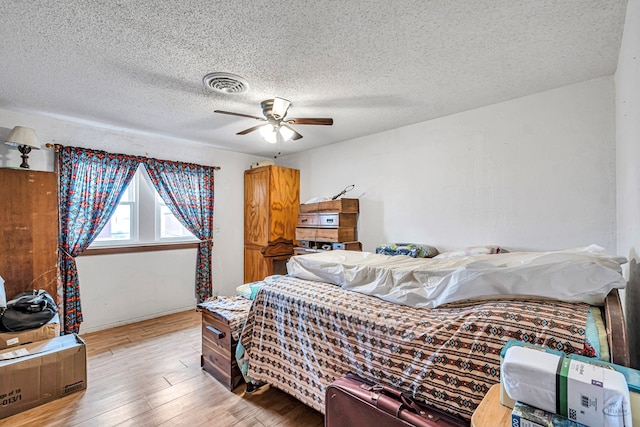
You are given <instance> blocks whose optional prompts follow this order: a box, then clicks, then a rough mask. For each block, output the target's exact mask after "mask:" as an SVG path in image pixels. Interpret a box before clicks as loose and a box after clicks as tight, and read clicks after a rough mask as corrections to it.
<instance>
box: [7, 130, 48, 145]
mask: <svg viewBox="0 0 640 427" xmlns="http://www.w3.org/2000/svg"><path fill="white" fill-rule="evenodd" d="M5 144H7V145H11V146H13V147H20V146H23V145H26V146H27V147H31V148H33V149H36V150H39V149H40V146H39V145H38V136H37V135H36V131H35V130H33V129H31V128H27V127H24V126H16V127H14V128H13V129H12V130H11V132H9V136H7V139H6V141H5Z"/></svg>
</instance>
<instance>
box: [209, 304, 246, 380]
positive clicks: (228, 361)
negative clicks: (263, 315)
mask: <svg viewBox="0 0 640 427" xmlns="http://www.w3.org/2000/svg"><path fill="white" fill-rule="evenodd" d="M237 345H238V342H237V341H236V340H234V339H233V337H232V336H231V330H230V328H229V323H228V322H227V320H226V319H225V318H223V317H222V316H220V315H218V314H217V313H212V312H209V311H204V310H203V311H202V356H200V366H202V369H204V370H205V371H206V372H208V373H209V374H210V375H211V376H212V377H214V378H215V379H217V380H218V381H220V383H222V385H224V386H225V387H226V388H228V389H229V390H233V389H234V388H236V387H237V386H238V385H239V384H240V383H241V382H243V381H244V379H243V377H242V373H241V372H240V368H239V367H238V363H237V362H236V347H237Z"/></svg>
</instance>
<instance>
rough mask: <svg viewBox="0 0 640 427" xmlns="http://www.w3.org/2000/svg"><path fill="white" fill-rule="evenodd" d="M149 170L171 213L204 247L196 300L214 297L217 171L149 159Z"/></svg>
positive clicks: (211, 168)
mask: <svg viewBox="0 0 640 427" xmlns="http://www.w3.org/2000/svg"><path fill="white" fill-rule="evenodd" d="M145 167H146V168H147V172H148V173H149V177H150V178H151V182H153V185H154V186H155V188H156V190H157V191H158V194H160V197H162V200H163V201H164V203H165V204H166V205H167V207H168V208H169V210H171V212H172V213H173V214H174V215H175V217H176V218H178V220H179V221H180V222H181V223H182V225H184V226H185V227H186V228H187V230H189V231H190V232H191V233H193V235H194V236H196V237H197V238H198V239H200V244H199V246H198V258H197V261H196V298H197V299H198V302H202V301H204V300H205V299H207V298H208V297H210V296H211V295H212V291H213V289H212V284H211V281H212V278H211V252H212V250H213V171H214V170H215V168H213V167H210V166H202V165H196V164H192V163H182V162H172V161H168V160H156V159H147V160H146V162H145Z"/></svg>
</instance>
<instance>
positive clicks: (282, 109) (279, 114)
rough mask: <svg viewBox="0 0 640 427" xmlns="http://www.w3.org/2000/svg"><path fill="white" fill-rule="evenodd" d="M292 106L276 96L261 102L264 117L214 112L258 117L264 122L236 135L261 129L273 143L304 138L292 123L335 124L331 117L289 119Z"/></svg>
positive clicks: (243, 115) (230, 113)
mask: <svg viewBox="0 0 640 427" xmlns="http://www.w3.org/2000/svg"><path fill="white" fill-rule="evenodd" d="M290 106H291V102H289V101H287V100H286V99H284V98H278V97H275V98H273V99H266V100H264V101H262V102H261V103H260V107H262V114H264V117H258V116H252V115H249V114H242V113H233V112H231V111H222V110H215V111H214V113H220V114H229V115H231V116H239V117H248V118H250V119H256V120H259V121H261V122H266V123H262V124H259V125H256V126H253V127H250V128H248V129H245V130H242V131H240V132H238V133H237V134H236V135H246V134H248V133H250V132H253V131H254V130H258V129H259V130H260V134H261V135H262V136H263V137H264V139H266V140H267V142H270V143H272V144H275V143H276V142H278V141H279V140H280V141H288V140H290V139H293V140H296V139H300V138H302V135H300V134H299V133H298V132H296V131H295V130H294V129H293V128H292V127H291V126H290V125H326V126H331V125H333V119H330V118H298V119H287V118H285V117H286V115H287V110H288V109H289V107H290Z"/></svg>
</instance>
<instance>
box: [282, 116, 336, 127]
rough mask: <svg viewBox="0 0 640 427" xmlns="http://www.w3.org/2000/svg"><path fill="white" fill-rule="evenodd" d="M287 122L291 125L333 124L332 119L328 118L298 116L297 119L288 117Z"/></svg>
mask: <svg viewBox="0 0 640 427" xmlns="http://www.w3.org/2000/svg"><path fill="white" fill-rule="evenodd" d="M287 123H289V124H292V125H327V126H331V125H332V124H333V119H329V118H324V119H323V118H310V117H309V118H299V119H289V120H287Z"/></svg>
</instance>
